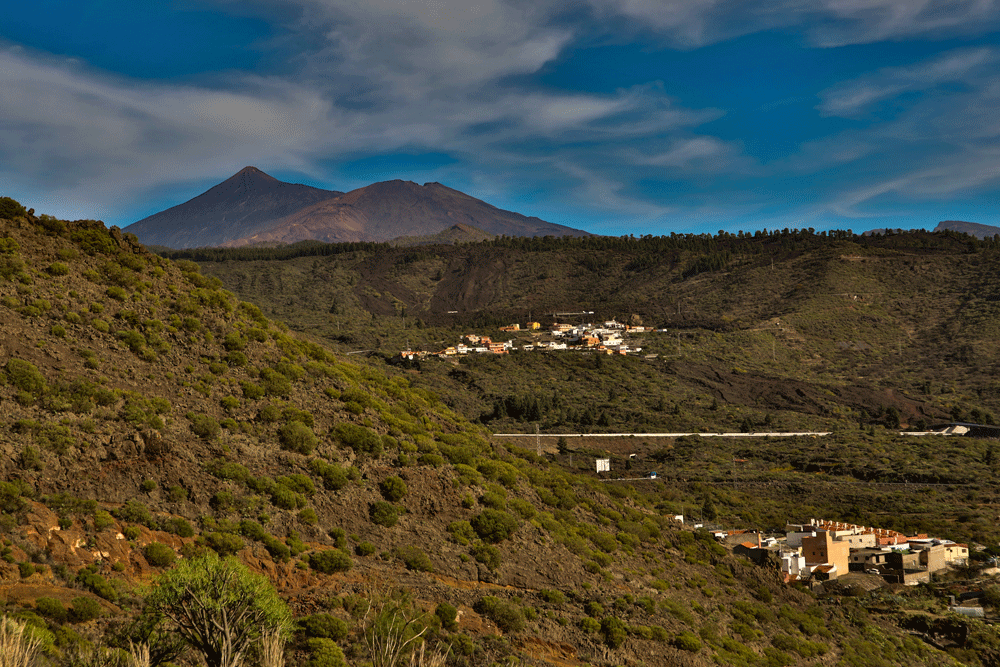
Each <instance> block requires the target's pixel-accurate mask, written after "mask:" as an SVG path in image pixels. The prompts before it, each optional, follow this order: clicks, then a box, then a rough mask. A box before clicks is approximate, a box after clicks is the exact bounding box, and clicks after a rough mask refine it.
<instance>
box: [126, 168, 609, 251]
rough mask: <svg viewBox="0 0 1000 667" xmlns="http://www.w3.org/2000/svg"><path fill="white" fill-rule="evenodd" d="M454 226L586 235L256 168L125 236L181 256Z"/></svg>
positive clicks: (381, 186)
mask: <svg viewBox="0 0 1000 667" xmlns="http://www.w3.org/2000/svg"><path fill="white" fill-rule="evenodd" d="M456 225H464V226H465V227H467V228H475V229H478V230H481V231H483V232H485V233H486V234H487V236H485V237H483V236H479V237H475V238H470V239H469V240H483V239H484V238H489V237H490V236H491V235H493V236H500V235H505V236H589V235H590V234H589V233H588V232H585V231H583V230H580V229H573V228H572V227H566V226H564V225H556V224H552V223H549V222H545V221H544V220H541V219H539V218H535V217H528V216H524V215H521V214H520V213H514V212H512V211H505V210H503V209H499V208H497V207H495V206H491V205H490V204H487V203H486V202H484V201H481V200H479V199H476V198H475V197H471V196H469V195H467V194H464V193H462V192H459V191H458V190H453V189H451V188H449V187H446V186H444V185H441V184H440V183H425V184H424V185H418V184H416V183H412V182H410V181H400V180H395V181H385V182H381V183H374V184H372V185H368V186H366V187H363V188H358V189H357V190H352V191H351V192H348V193H346V194H344V193H340V192H335V191H332V190H320V189H317V188H311V187H309V186H306V185H294V184H291V183H283V182H281V181H279V180H277V179H275V178H272V177H271V176H268V175H267V174H265V173H264V172H262V171H260V170H259V169H257V168H255V167H247V168H245V169H243V170H242V171H240V172H239V173H238V174H236V175H235V176H233V177H232V178H230V179H228V180H226V181H225V182H223V183H220V184H219V185H217V186H215V187H214V188H212V189H211V190H209V191H208V192H206V193H204V194H202V195H200V196H198V197H195V198H194V199H192V200H191V201H188V202H186V203H184V204H181V205H179V206H174V207H173V208H170V209H167V210H166V211H162V212H160V213H156V214H154V215H151V216H149V217H148V218H145V219H143V220H140V221H138V222H136V223H134V224H132V225H129V227H128V228H127V231H129V232H132V233H134V234H135V235H136V236H138V237H139V240H140V241H142V242H143V243H146V244H155V245H162V246H168V247H171V248H178V249H180V248H193V247H208V246H223V247H242V246H270V245H279V244H288V243H295V242H298V241H303V240H314V241H322V242H326V243H336V242H353V241H389V240H392V239H397V238H399V237H409V236H418V237H429V236H434V235H436V234H438V233H439V232H442V231H444V230H446V229H450V228H452V227H454V226H456ZM434 242H439V241H434ZM445 242H451V241H445Z"/></svg>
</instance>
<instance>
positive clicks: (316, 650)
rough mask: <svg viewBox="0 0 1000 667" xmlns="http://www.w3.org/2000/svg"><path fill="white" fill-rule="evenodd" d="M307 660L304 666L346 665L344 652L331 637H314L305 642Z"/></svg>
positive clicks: (336, 666)
mask: <svg viewBox="0 0 1000 667" xmlns="http://www.w3.org/2000/svg"><path fill="white" fill-rule="evenodd" d="M306 646H307V647H308V649H309V661H308V662H306V666H305V667H347V660H345V659H344V652H343V650H341V648H340V647H339V646H337V644H336V643H335V642H334V641H333V640H331V639H322V638H314V639H310V640H309V641H308V642H306Z"/></svg>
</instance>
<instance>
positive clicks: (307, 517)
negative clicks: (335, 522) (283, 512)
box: [298, 507, 319, 526]
mask: <svg viewBox="0 0 1000 667" xmlns="http://www.w3.org/2000/svg"><path fill="white" fill-rule="evenodd" d="M298 518H299V521H301V522H302V523H304V524H306V525H307V526H315V525H316V523H317V522H319V517H317V516H316V510H314V509H313V508H311V507H307V508H305V509H304V510H302V511H301V512H299V515H298Z"/></svg>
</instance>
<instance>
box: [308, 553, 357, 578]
mask: <svg viewBox="0 0 1000 667" xmlns="http://www.w3.org/2000/svg"><path fill="white" fill-rule="evenodd" d="M352 565H353V563H352V562H351V557H350V556H348V555H347V554H346V553H344V552H343V551H341V550H340V549H327V550H325V551H316V552H314V553H312V554H310V556H309V567H311V568H312V569H314V570H316V571H317V572H322V573H323V574H333V573H334V572H344V571H346V570H349V569H351V566H352Z"/></svg>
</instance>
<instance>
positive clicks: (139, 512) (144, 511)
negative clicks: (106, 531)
mask: <svg viewBox="0 0 1000 667" xmlns="http://www.w3.org/2000/svg"><path fill="white" fill-rule="evenodd" d="M111 513H112V514H113V515H114V517H115V518H116V519H118V520H119V521H125V522H128V523H139V524H142V525H143V526H146V527H147V528H153V527H155V526H156V522H155V521H154V520H153V515H152V513H151V512H150V511H149V508H148V507H146V505H145V503H141V502H139V501H138V500H127V501H125V504H124V505H122V506H121V507H119V508H117V509H114V510H112V511H111Z"/></svg>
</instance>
